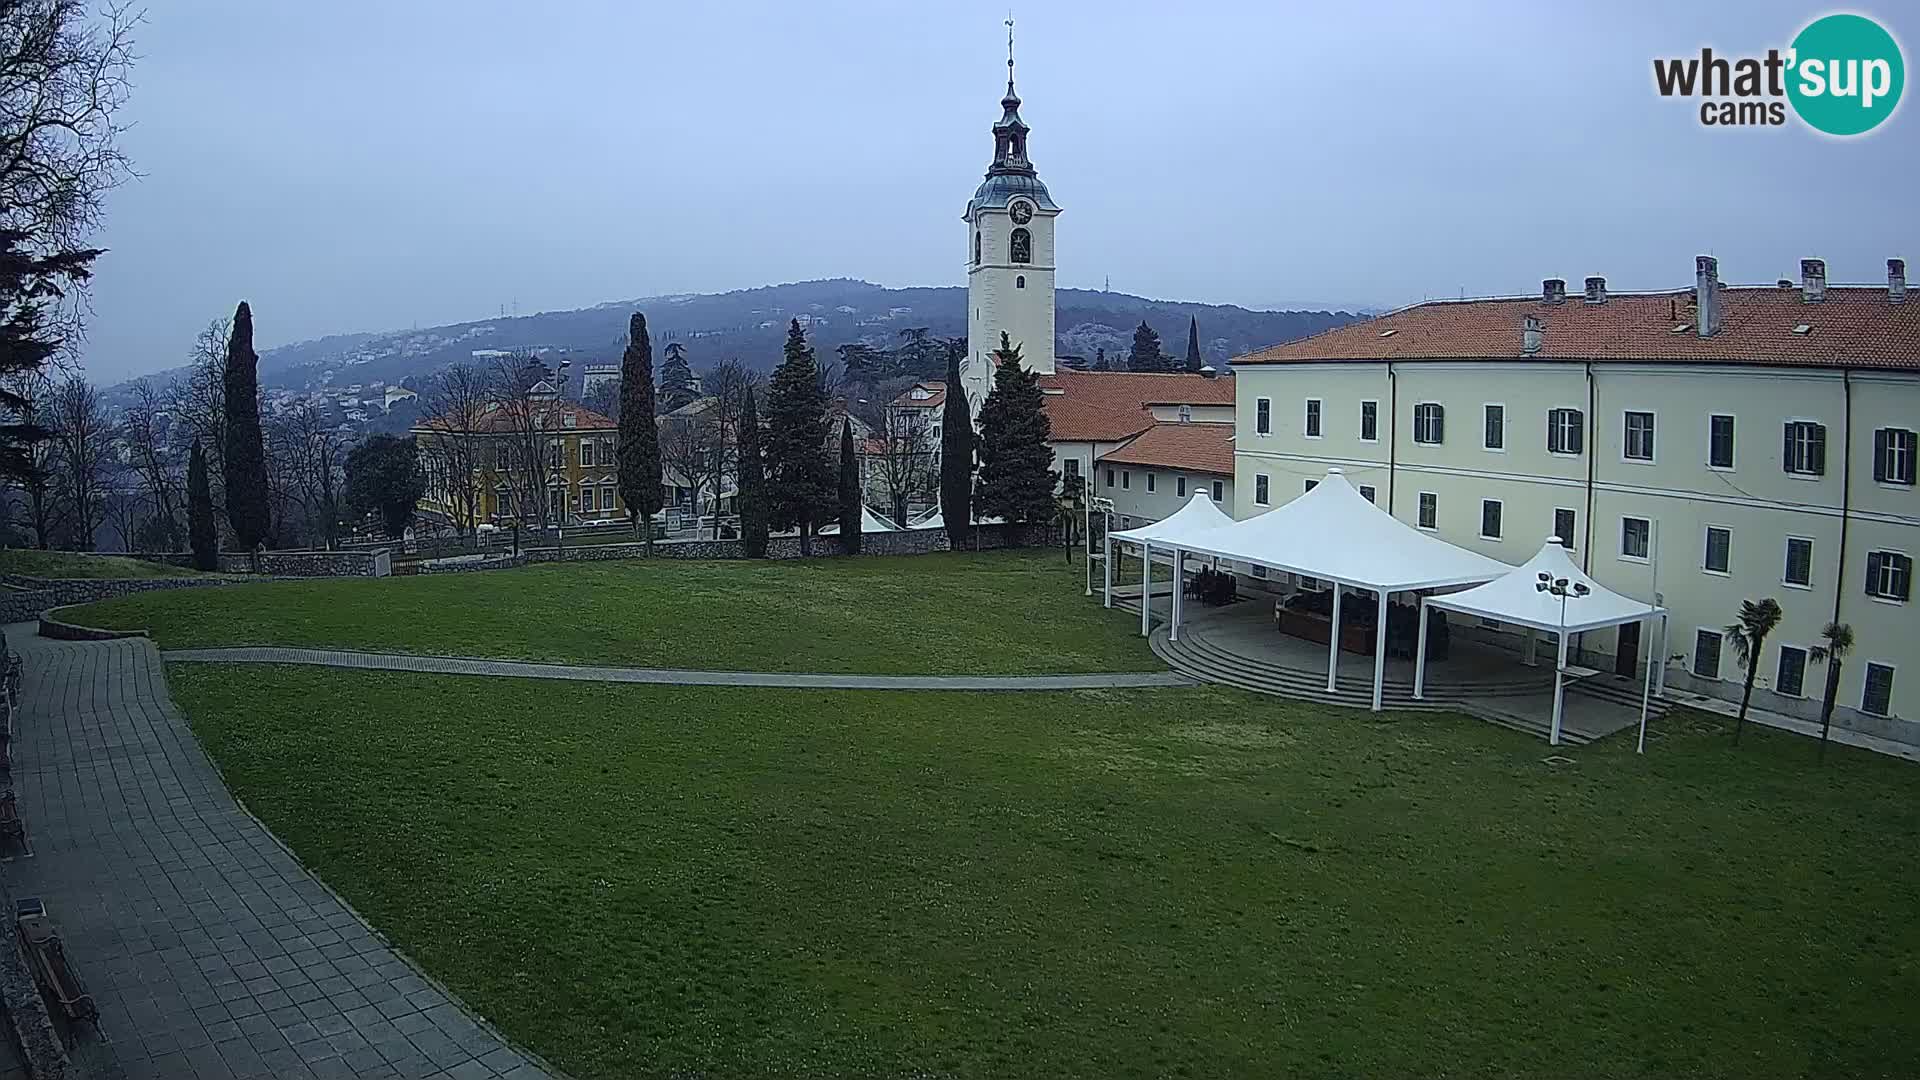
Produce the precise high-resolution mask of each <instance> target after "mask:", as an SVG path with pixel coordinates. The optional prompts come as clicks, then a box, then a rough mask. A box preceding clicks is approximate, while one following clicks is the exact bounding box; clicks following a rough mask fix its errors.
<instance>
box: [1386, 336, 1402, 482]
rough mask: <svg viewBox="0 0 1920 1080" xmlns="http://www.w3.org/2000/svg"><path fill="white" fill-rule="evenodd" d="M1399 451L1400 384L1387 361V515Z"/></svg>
mask: <svg viewBox="0 0 1920 1080" xmlns="http://www.w3.org/2000/svg"><path fill="white" fill-rule="evenodd" d="M1399 449H1400V384H1399V383H1397V382H1395V381H1394V376H1393V361H1391V360H1389V361H1387V513H1389V514H1391V513H1393V474H1394V467H1393V465H1394V460H1395V456H1396V453H1397V451H1399Z"/></svg>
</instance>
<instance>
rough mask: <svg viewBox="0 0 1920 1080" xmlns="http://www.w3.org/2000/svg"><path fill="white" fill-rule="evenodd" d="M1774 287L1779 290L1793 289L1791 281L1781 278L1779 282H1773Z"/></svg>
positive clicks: (1790, 279)
mask: <svg viewBox="0 0 1920 1080" xmlns="http://www.w3.org/2000/svg"><path fill="white" fill-rule="evenodd" d="M1774 285H1776V286H1778V287H1779V288H1781V289H1791V288H1793V279H1792V278H1781V279H1780V280H1779V281H1776V282H1774Z"/></svg>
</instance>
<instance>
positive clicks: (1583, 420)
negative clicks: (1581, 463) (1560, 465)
mask: <svg viewBox="0 0 1920 1080" xmlns="http://www.w3.org/2000/svg"><path fill="white" fill-rule="evenodd" d="M1563 413H1572V414H1573V416H1574V418H1575V420H1576V421H1577V422H1576V423H1575V424H1574V425H1573V426H1574V430H1576V431H1578V432H1579V433H1580V449H1579V450H1577V451H1575V450H1555V449H1554V448H1553V447H1554V442H1555V441H1556V439H1557V438H1558V437H1559V436H1561V435H1563V434H1564V433H1565V425H1563V424H1561V423H1560V417H1561V414H1563ZM1560 441H1561V445H1565V441H1564V440H1560ZM1586 449H1587V414H1586V411H1585V410H1583V409H1580V408H1578V407H1576V406H1573V405H1555V406H1554V407H1553V408H1550V409H1548V410H1547V453H1549V454H1551V455H1553V456H1554V457H1563V458H1577V457H1579V456H1581V454H1584V453H1585V452H1586Z"/></svg>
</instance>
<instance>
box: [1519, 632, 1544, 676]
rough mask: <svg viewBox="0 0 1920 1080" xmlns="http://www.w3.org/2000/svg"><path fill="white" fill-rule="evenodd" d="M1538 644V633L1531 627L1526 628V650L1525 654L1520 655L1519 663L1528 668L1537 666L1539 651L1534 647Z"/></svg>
mask: <svg viewBox="0 0 1920 1080" xmlns="http://www.w3.org/2000/svg"><path fill="white" fill-rule="evenodd" d="M1539 644H1540V637H1539V631H1537V630H1535V629H1534V628H1533V627H1531V626H1529V627H1527V650H1526V652H1524V653H1522V654H1521V655H1520V662H1521V663H1523V664H1525V665H1527V666H1528V667H1535V666H1538V664H1539V663H1540V661H1539V659H1538V658H1537V655H1538V652H1539V650H1538V649H1537V648H1535V646H1537V645H1539Z"/></svg>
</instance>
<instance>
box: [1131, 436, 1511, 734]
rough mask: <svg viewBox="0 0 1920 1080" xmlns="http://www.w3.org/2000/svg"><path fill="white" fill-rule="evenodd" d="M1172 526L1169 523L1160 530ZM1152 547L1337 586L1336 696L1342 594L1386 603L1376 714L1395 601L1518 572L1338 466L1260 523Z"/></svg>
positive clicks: (1378, 635) (1377, 647) (1332, 642)
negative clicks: (1366, 490)
mask: <svg viewBox="0 0 1920 1080" xmlns="http://www.w3.org/2000/svg"><path fill="white" fill-rule="evenodd" d="M1176 516H1178V515H1176ZM1171 521H1173V518H1171V517H1170V518H1168V519H1167V521H1166V522H1161V523H1160V524H1162V525H1164V524H1167V523H1168V522H1171ZM1116 535H1117V536H1124V535H1125V534H1116ZM1152 542H1153V543H1155V544H1157V545H1163V546H1166V547H1171V548H1174V549H1176V551H1180V552H1184V553H1190V554H1197V555H1212V556H1215V557H1217V558H1222V559H1232V560H1236V561H1239V562H1247V563H1255V564H1258V565H1260V566H1265V567H1269V568H1271V569H1275V570H1284V571H1287V572H1288V573H1293V574H1302V575H1305V576H1307V577H1312V578H1324V579H1326V580H1328V581H1330V582H1332V583H1333V619H1332V625H1331V632H1330V633H1329V634H1328V635H1327V636H1328V643H1327V689H1328V690H1329V691H1332V690H1333V689H1334V687H1335V686H1336V680H1337V678H1338V675H1339V664H1340V633H1339V627H1340V595H1341V589H1342V588H1356V589H1367V590H1370V591H1372V592H1373V593H1374V595H1375V597H1376V598H1377V600H1378V603H1379V613H1378V620H1377V622H1376V623H1375V625H1374V649H1373V708H1374V709H1375V711H1378V710H1379V708H1380V704H1381V696H1382V689H1383V686H1384V683H1385V679H1386V661H1387V657H1386V651H1387V597H1388V595H1389V594H1391V593H1396V592H1408V591H1411V590H1415V589H1435V588H1446V587H1449V586H1458V585H1476V584H1479V583H1481V582H1486V581H1492V580H1493V579H1495V578H1497V577H1500V576H1501V575H1503V574H1505V573H1507V571H1509V570H1511V569H1512V567H1510V566H1508V565H1507V564H1506V563H1503V562H1500V561H1498V560H1495V559H1489V558H1487V557H1486V556H1485V555H1481V554H1479V553H1477V552H1473V551H1468V550H1467V549H1465V548H1462V547H1455V546H1454V545H1452V544H1449V543H1447V542H1446V541H1445V540H1442V539H1440V538H1439V537H1437V536H1432V535H1430V534H1428V533H1424V532H1421V531H1420V530H1418V529H1415V528H1414V527H1412V526H1411V525H1408V524H1407V523H1406V522H1404V521H1401V520H1399V519H1398V518H1396V517H1394V516H1393V515H1392V514H1389V513H1387V512H1386V511H1385V510H1382V509H1381V508H1379V507H1378V506H1375V505H1374V504H1373V503H1372V502H1371V501H1370V500H1368V499H1367V498H1366V496H1364V495H1361V494H1360V492H1359V491H1358V490H1356V489H1355V488H1354V486H1353V485H1352V484H1350V483H1348V482H1347V478H1346V477H1345V476H1344V475H1342V474H1341V471H1340V470H1339V469H1338V468H1332V469H1328V470H1327V476H1326V479H1324V480H1322V481H1321V482H1320V483H1319V484H1317V485H1315V487H1314V489H1313V490H1312V491H1309V492H1307V493H1306V494H1305V495H1302V496H1300V497H1299V498H1297V499H1295V500H1293V501H1292V502H1290V503H1287V504H1286V505H1284V506H1280V507H1277V508H1275V509H1273V510H1269V511H1267V512H1266V513H1264V514H1261V515H1259V516H1258V517H1251V518H1248V519H1247V520H1245V521H1233V522H1229V523H1227V524H1223V525H1216V526H1214V527H1211V528H1207V529H1197V530H1193V531H1191V532H1184V531H1183V532H1181V533H1180V534H1178V535H1169V536H1167V537H1165V538H1161V539H1156V540H1154V541H1152ZM1176 561H1177V557H1176ZM1178 622H1179V608H1178V606H1177V605H1176V607H1175V609H1174V613H1173V620H1172V621H1171V622H1170V623H1169V628H1168V634H1169V636H1175V635H1177V633H1178ZM1425 629H1426V628H1425V625H1424V624H1422V625H1421V627H1420V632H1419V633H1418V635H1417V636H1418V637H1419V638H1421V639H1422V640H1424V639H1425V637H1426V633H1425Z"/></svg>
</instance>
